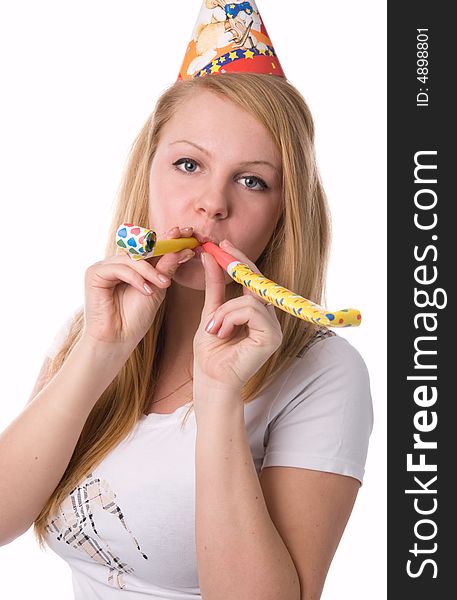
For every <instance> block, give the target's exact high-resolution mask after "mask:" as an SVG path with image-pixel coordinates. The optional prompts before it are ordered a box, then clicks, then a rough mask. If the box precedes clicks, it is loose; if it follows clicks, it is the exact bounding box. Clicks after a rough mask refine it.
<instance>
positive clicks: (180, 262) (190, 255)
mask: <svg viewBox="0 0 457 600" xmlns="http://www.w3.org/2000/svg"><path fill="white" fill-rule="evenodd" d="M194 256H195V252H191V254H186V255H184V258H182V259H181V260H178V265H182V263H185V262H187V261H188V260H190V259H191V258H193V257H194Z"/></svg>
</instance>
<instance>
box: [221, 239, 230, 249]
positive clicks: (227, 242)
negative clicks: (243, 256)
mask: <svg viewBox="0 0 457 600" xmlns="http://www.w3.org/2000/svg"><path fill="white" fill-rule="evenodd" d="M222 243H223V244H224V246H230V247H231V248H233V244H231V243H230V242H229V241H228V240H223V241H222Z"/></svg>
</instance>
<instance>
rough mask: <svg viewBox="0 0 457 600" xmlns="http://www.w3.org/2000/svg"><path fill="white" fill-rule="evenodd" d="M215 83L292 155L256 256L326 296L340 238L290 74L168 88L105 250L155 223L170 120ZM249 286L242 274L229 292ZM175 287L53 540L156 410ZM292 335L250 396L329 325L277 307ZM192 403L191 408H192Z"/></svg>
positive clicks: (96, 429)
mask: <svg viewBox="0 0 457 600" xmlns="http://www.w3.org/2000/svg"><path fill="white" fill-rule="evenodd" d="M199 90H202V91H209V92H212V93H214V94H217V95H219V96H221V97H224V98H226V99H229V100H231V101H233V102H234V103H235V104H237V105H238V106H240V108H242V109H244V110H246V111H247V112H249V113H251V114H252V115H253V116H254V117H255V118H256V119H257V120H258V121H259V122H260V123H262V124H263V125H264V126H265V128H266V129H267V131H268V132H269V133H270V135H271V137H272V139H273V140H274V142H275V143H276V145H277V147H278V149H279V151H280V155H281V158H282V201H283V210H282V214H281V216H280V218H279V221H278V224H277V227H276V229H275V231H274V233H273V235H272V237H271V239H270V241H269V243H268V244H267V247H266V248H265V250H264V252H263V253H262V255H261V256H260V257H259V259H258V260H257V262H256V264H257V266H258V268H259V269H260V271H261V272H262V273H263V274H264V275H265V276H266V277H268V278H270V279H272V280H273V281H276V282H278V283H280V284H281V285H283V286H284V287H286V288H288V289H291V290H294V291H295V292H297V293H298V294H301V295H302V296H304V297H305V298H308V299H310V300H312V301H313V302H316V303H319V304H321V303H322V302H323V294H324V281H325V273H326V268H327V259H328V251H329V242H330V217H329V213H328V209H327V202H326V198H325V194H324V191H323V188H322V185H321V181H320V177H319V173H318V169H317V165H316V160H315V153H314V125H313V120H312V117H311V113H310V111H309V109H308V107H307V105H306V102H305V100H304V99H303V97H302V96H301V94H300V93H299V92H298V91H297V90H296V89H295V88H294V87H293V86H292V85H291V84H290V83H289V82H287V81H286V80H285V79H283V78H280V77H274V76H271V75H260V74H252V73H236V74H235V73H233V74H228V73H226V74H224V75H217V76H212V77H202V78H197V79H193V80H188V81H179V82H176V83H175V84H174V85H172V86H171V87H170V88H168V89H167V90H166V91H165V92H164V93H163V94H162V96H161V97H160V98H159V100H158V102H157V105H156V107H155V110H154V112H153V113H152V114H151V116H150V117H149V118H148V119H147V121H146V123H145V125H144V127H143V128H142V130H141V132H140V133H139V135H138V137H137V138H136V140H135V141H134V143H133V145H132V148H131V152H130V155H129V159H128V161H127V164H126V168H125V172H124V174H123V177H122V180H121V184H120V187H119V190H118V194H117V199H116V205H115V208H114V214H113V218H112V222H111V226H110V230H109V238H108V242H107V245H106V251H105V258H108V257H110V256H113V255H114V254H116V244H115V233H116V230H117V227H118V225H119V224H121V223H124V222H129V223H135V224H138V225H143V226H148V204H149V172H150V167H151V161H152V159H153V157H154V154H155V152H156V148H157V145H158V143H159V139H160V134H161V131H162V128H163V127H164V125H165V124H166V123H167V122H168V121H169V120H170V118H171V117H172V116H173V114H174V112H175V110H176V109H177V108H179V107H180V106H181V105H182V104H183V103H184V102H185V101H186V99H187V98H188V97H189V96H190V95H194V94H195V93H197V92H198V91H199ZM241 294H242V288H241V286H239V285H238V284H236V283H231V284H229V285H228V286H227V296H228V297H236V296H240V295H241ZM166 307H167V296H165V299H164V301H163V302H162V304H161V306H160V308H159V310H158V312H157V314H156V316H155V319H154V321H153V323H152V325H151V327H150V329H149V331H148V332H147V333H146V335H145V336H144V338H143V339H142V340H141V342H140V343H139V344H138V346H137V347H136V348H135V350H134V351H133V352H132V354H131V355H130V357H129V358H128V359H127V361H126V363H125V364H124V365H123V367H122V369H121V370H120V371H119V373H118V374H117V376H116V377H115V379H114V380H113V382H112V383H111V384H110V385H109V386H108V388H107V389H106V390H105V391H104V392H103V394H102V395H101V396H100V398H99V400H98V401H97V403H96V404H95V406H94V408H93V409H92V411H91V413H90V414H89V417H88V418H87V421H86V423H85V425H84V427H83V429H82V432H81V434H80V436H79V439H78V442H77V444H76V447H75V450H74V452H73V455H72V457H71V459H70V462H69V464H68V466H67V468H66V470H65V473H64V474H63V476H62V478H61V480H60V482H59V484H58V485H57V487H56V488H55V490H54V491H53V493H52V495H51V497H50V498H49V499H48V501H47V502H46V504H45V505H44V507H43V509H42V511H41V513H40V514H39V515H38V517H37V519H36V520H35V523H34V530H35V535H36V537H37V540H38V542H39V544H40V546H41V547H44V541H45V532H46V526H47V521H48V519H49V517H50V516H51V515H53V514H54V513H55V512H57V510H58V507H59V506H60V504H61V503H62V501H63V500H64V499H65V498H66V497H67V496H68V494H69V493H71V492H72V491H73V489H74V488H76V487H77V485H78V483H79V482H80V481H81V480H82V479H83V478H84V477H85V476H86V475H87V474H89V473H90V472H91V471H92V469H94V468H95V467H96V466H97V465H98V464H99V463H100V462H101V461H102V459H103V458H104V457H105V456H106V455H107V454H108V453H109V452H110V451H111V450H112V449H113V448H114V447H115V446H116V445H117V444H118V443H119V442H120V441H121V440H123V439H124V438H125V437H126V436H127V435H128V434H129V433H130V432H131V431H132V429H133V428H134V426H135V425H136V424H137V422H138V421H139V419H140V418H141V417H142V415H143V414H144V413H145V412H146V411H147V408H148V405H149V402H150V399H151V398H152V397H153V394H154V389H155V385H156V383H157V373H158V369H159V367H160V360H161V351H162V349H163V322H164V316H165V314H166ZM276 313H277V317H278V320H279V322H280V324H281V329H282V332H283V340H282V344H281V346H280V348H279V349H278V350H277V351H276V352H275V353H274V354H273V355H272V356H271V357H270V358H269V359H268V360H267V361H266V362H265V363H264V365H263V366H262V367H261V368H260V369H259V370H258V371H257V372H256V373H255V374H254V375H253V376H252V377H251V379H250V380H249V381H248V382H247V383H246V385H245V386H244V388H243V394H242V396H243V401H244V402H245V403H248V402H250V401H251V400H253V399H254V398H255V397H256V395H258V393H259V392H260V391H261V389H263V387H264V386H265V387H266V385H267V384H268V383H269V382H271V378H273V377H277V376H278V375H280V374H281V373H283V372H284V371H285V370H286V369H287V368H288V367H289V366H290V364H291V362H292V361H293V360H294V358H295V357H296V356H297V354H298V353H299V352H300V350H301V349H302V348H303V347H304V346H305V345H306V344H307V342H308V341H309V340H310V339H311V337H312V336H313V335H314V333H315V332H316V331H317V330H318V329H319V328H318V327H317V326H315V325H311V324H308V323H305V322H304V321H303V320H301V319H296V318H293V317H291V316H290V315H288V314H287V313H285V312H284V311H281V310H277V311H276ZM83 327H84V311H83V310H81V311H80V313H79V314H77V315H76V317H75V319H74V320H73V324H72V327H71V330H70V332H69V334H68V336H67V338H66V340H65V342H64V344H63V346H62V348H61V349H60V351H59V352H58V354H57V355H56V356H55V358H54V360H53V361H52V363H51V364H50V369H49V373H48V378H47V379H48V381H49V380H50V379H51V378H52V377H54V375H55V374H56V373H57V372H58V371H59V369H60V368H61V367H62V365H63V363H64V362H65V360H66V358H67V357H68V355H69V354H70V352H71V351H72V349H73V347H74V346H75V344H76V343H77V342H78V340H79V339H80V337H81V335H82V331H83ZM190 410H192V406H191V407H190V409H189V411H188V412H187V413H186V415H185V419H187V416H188V415H189V412H190Z"/></svg>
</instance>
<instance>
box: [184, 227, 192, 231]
mask: <svg viewBox="0 0 457 600" xmlns="http://www.w3.org/2000/svg"><path fill="white" fill-rule="evenodd" d="M191 229H193V228H192V227H183V228H182V230H183V231H190V230H191Z"/></svg>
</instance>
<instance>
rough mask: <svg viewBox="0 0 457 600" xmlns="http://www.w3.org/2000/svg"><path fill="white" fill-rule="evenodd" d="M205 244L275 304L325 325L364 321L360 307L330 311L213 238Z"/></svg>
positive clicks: (233, 272) (237, 277)
mask: <svg viewBox="0 0 457 600" xmlns="http://www.w3.org/2000/svg"><path fill="white" fill-rule="evenodd" d="M202 248H203V249H204V251H205V252H208V254H211V255H212V256H214V258H215V259H216V261H217V263H218V264H219V265H220V266H221V267H222V268H223V269H224V270H225V271H227V273H228V274H229V275H230V277H231V278H232V279H233V280H234V281H236V282H238V283H240V284H241V285H244V286H245V287H246V288H248V289H249V290H250V291H252V292H254V293H256V294H257V295H258V296H260V297H261V298H262V300H267V301H268V302H271V303H272V304H273V306H276V307H277V308H280V309H281V310H284V311H285V312H288V313H289V314H291V315H293V316H294V317H298V318H299V319H303V320H304V321H308V322H310V323H315V324H316V325H323V326H324V327H356V326H358V325H360V323H361V321H362V315H361V314H360V311H359V310H357V309H355V308H345V309H342V310H337V311H336V312H330V311H328V310H326V309H325V308H323V307H322V306H319V305H318V304H315V303H314V302H311V301H310V300H307V299H306V298H303V297H302V296H299V295H298V294H294V293H293V292H291V291H290V290H288V289H287V288H284V287H282V286H280V285H278V284H277V283H274V281H271V280H270V279H267V278H266V277H264V276H263V275H258V274H257V273H254V271H253V270H252V269H251V268H250V267H248V265H246V264H244V263H242V262H240V261H239V260H237V259H236V258H234V257H233V256H232V255H231V254H229V253H228V252H225V251H224V250H222V248H219V246H218V245H217V244H213V242H205V243H204V244H202Z"/></svg>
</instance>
